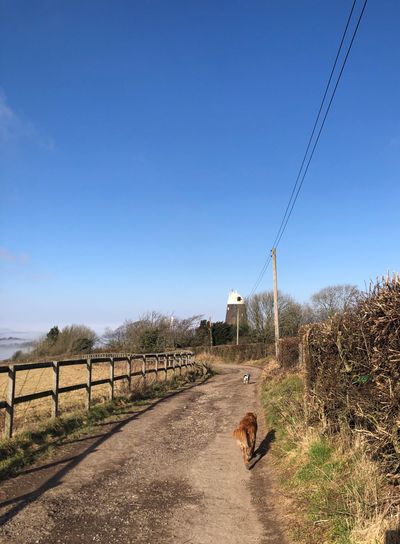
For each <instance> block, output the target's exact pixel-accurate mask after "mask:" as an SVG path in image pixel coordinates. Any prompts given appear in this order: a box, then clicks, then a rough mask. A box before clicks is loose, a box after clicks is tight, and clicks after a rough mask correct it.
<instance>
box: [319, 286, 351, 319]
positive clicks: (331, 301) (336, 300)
mask: <svg viewBox="0 0 400 544" xmlns="http://www.w3.org/2000/svg"><path fill="white" fill-rule="evenodd" d="M359 296H360V291H359V289H358V288H357V286H356V285H349V284H343V285H330V286H328V287H324V288H323V289H321V290H320V291H318V292H317V293H314V294H313V295H312V297H311V306H312V309H313V312H314V316H315V320H317V321H325V320H326V319H328V318H329V317H331V316H332V315H334V314H335V313H337V312H343V311H345V310H348V309H349V308H351V307H352V306H354V304H355V303H356V302H357V300H358V297H359Z"/></svg>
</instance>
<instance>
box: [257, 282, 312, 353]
mask: <svg viewBox="0 0 400 544" xmlns="http://www.w3.org/2000/svg"><path fill="white" fill-rule="evenodd" d="M246 307H247V319H248V323H249V327H250V330H251V331H252V333H253V336H254V337H255V339H256V340H258V341H260V342H266V343H270V342H273V341H274V338H275V330H274V294H273V291H265V292H264V293H257V294H255V295H253V296H252V297H250V298H249V299H248V300H247V301H246ZM278 311H279V326H280V335H281V336H295V335H296V334H297V332H298V330H299V327H300V325H301V324H302V307H301V305H300V304H299V303H298V302H296V301H295V300H294V299H293V298H292V297H291V296H290V295H286V294H284V293H281V292H279V293H278Z"/></svg>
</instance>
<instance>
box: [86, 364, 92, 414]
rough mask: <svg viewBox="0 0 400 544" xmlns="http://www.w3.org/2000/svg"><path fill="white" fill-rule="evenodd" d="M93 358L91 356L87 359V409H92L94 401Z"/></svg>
mask: <svg viewBox="0 0 400 544" xmlns="http://www.w3.org/2000/svg"><path fill="white" fill-rule="evenodd" d="M92 364H93V363H92V359H90V358H89V357H88V358H87V359H86V370H87V376H86V410H90V405H91V403H92Z"/></svg>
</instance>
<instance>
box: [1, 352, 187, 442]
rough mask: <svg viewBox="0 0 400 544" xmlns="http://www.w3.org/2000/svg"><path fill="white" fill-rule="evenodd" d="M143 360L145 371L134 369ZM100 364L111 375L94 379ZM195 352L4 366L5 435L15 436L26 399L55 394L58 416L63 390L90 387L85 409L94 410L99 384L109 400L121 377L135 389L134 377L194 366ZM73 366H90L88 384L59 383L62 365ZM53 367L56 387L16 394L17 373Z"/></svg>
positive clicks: (54, 414) (53, 409)
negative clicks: (119, 366) (118, 368)
mask: <svg viewBox="0 0 400 544" xmlns="http://www.w3.org/2000/svg"><path fill="white" fill-rule="evenodd" d="M138 360H139V361H141V370H138V371H133V368H134V362H135V361H138ZM124 361H126V373H125V374H119V375H117V376H116V375H115V363H117V362H118V363H121V362H124ZM149 363H153V365H154V367H153V368H149ZM98 364H104V365H108V367H109V377H108V378H105V379H100V380H93V379H92V375H93V366H94V365H98ZM194 364H195V363H194V360H193V353H192V352H190V351H184V352H172V353H147V354H135V353H122V354H121V353H118V354H109V353H107V354H98V353H96V354H91V355H87V356H85V357H83V358H77V359H65V360H57V361H45V362H39V363H17V362H16V363H10V364H7V365H0V374H4V373H7V374H8V378H7V382H8V383H7V393H6V400H4V401H0V410H5V429H4V437H5V438H11V437H12V435H13V426H14V407H15V406H16V405H18V404H22V403H24V402H30V401H32V400H37V399H42V398H46V397H51V415H52V417H57V416H59V415H60V410H59V396H60V394H62V393H68V392H71V391H78V390H80V389H85V390H86V399H85V408H86V410H89V409H90V406H91V401H92V388H93V387H94V386H96V385H103V384H109V399H110V400H112V399H113V398H114V392H115V387H114V384H115V382H116V381H119V380H126V381H127V384H128V388H129V389H131V386H132V377H135V376H141V377H142V378H143V379H144V380H146V376H147V375H149V374H155V376H156V379H158V375H159V373H162V374H163V377H164V379H165V380H166V379H167V376H168V371H171V370H172V371H173V372H174V374H175V372H176V370H177V369H178V370H179V373H180V374H181V373H182V368H186V369H187V368H188V367H193V366H194ZM73 365H86V381H85V382H84V383H77V384H73V385H68V386H64V387H60V386H59V382H60V368H62V367H66V366H73ZM41 368H42V369H46V368H52V369H53V375H52V388H51V389H47V390H45V391H39V392H35V393H31V394H29V395H20V396H16V395H15V385H16V381H17V374H18V372H21V371H23V370H36V369H41Z"/></svg>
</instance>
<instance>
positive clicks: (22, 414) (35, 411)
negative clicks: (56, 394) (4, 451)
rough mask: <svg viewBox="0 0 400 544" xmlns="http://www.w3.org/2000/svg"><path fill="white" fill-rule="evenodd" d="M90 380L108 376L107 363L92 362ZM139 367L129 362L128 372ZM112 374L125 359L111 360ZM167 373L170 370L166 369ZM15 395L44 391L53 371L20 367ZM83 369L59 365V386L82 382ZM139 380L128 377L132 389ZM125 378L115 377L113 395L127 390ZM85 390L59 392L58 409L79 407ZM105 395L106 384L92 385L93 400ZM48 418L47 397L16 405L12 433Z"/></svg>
mask: <svg viewBox="0 0 400 544" xmlns="http://www.w3.org/2000/svg"><path fill="white" fill-rule="evenodd" d="M92 368H93V370H92V380H93V381H95V380H101V379H106V378H108V377H109V365H108V364H106V363H94V364H93V367H92ZM147 368H148V369H152V368H154V363H150V364H148V365H147ZM140 370H141V362H140V361H139V360H138V361H134V362H132V372H137V371H140ZM114 372H115V376H120V375H124V374H126V372H127V368H126V361H118V362H115V371H114ZM169 374H170V372H169ZM16 376H17V377H16V385H15V396H16V397H19V396H22V395H29V394H32V393H38V392H40V391H46V390H48V389H51V388H52V386H53V381H52V380H53V370H52V369H51V368H43V369H30V370H21V371H19V372H17V374H16ZM86 379H87V369H86V365H85V364H81V365H75V366H65V367H60V383H59V386H60V387H65V386H69V385H76V384H80V383H86ZM163 379H164V373H163V372H160V374H159V380H163ZM154 380H155V374H150V376H147V377H146V381H147V383H149V384H151V383H152V382H153V381H154ZM142 382H143V379H142V378H141V377H135V378H132V388H133V389H134V388H135V386H136V387H138V386H140V385H141V383H142ZM126 388H127V380H118V381H116V382H115V384H114V391H115V396H119V395H123V394H125V393H126V392H127V389H126ZM6 392H7V374H0V400H5V398H6ZM85 398H86V392H85V390H84V389H81V390H79V391H71V392H68V393H62V394H61V395H60V402H59V407H60V412H61V413H66V412H70V411H72V410H76V409H79V408H82V407H83V406H84V403H85ZM108 398H109V385H108V384H103V385H97V386H94V387H93V388H92V400H93V403H96V402H102V401H104V400H106V399H108ZM4 417H5V414H4V410H0V433H1V432H2V430H3V429H4ZM50 417H51V398H50V397H47V398H44V399H38V400H33V401H30V402H26V403H22V404H18V405H16V406H15V412H14V429H15V432H17V433H18V432H21V431H23V430H25V429H29V428H31V427H32V425H33V424H34V423H37V422H38V421H39V420H40V421H42V420H44V419H46V418H50Z"/></svg>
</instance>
